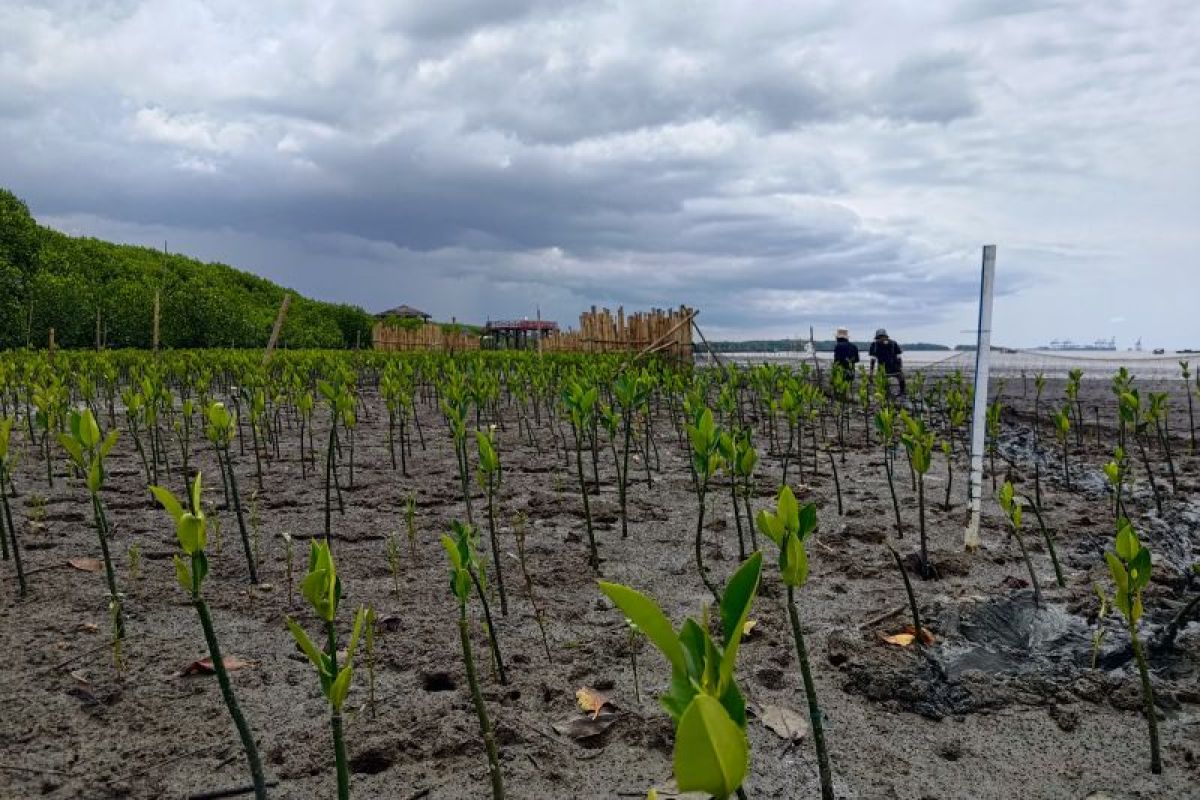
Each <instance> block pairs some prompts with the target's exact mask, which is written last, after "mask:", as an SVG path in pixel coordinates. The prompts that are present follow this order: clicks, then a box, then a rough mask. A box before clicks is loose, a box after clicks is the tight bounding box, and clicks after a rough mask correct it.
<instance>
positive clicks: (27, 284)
mask: <svg viewBox="0 0 1200 800" xmlns="http://www.w3.org/2000/svg"><path fill="white" fill-rule="evenodd" d="M285 291H287V290H285V289H284V288H283V287H281V286H279V285H278V284H275V283H272V282H271V281H269V280H266V279H265V278H261V277H258V276H257V275H252V274H250V273H248V272H243V271H241V270H238V269H234V268H233V267H230V266H227V265H225V264H218V263H204V262H201V261H198V260H196V259H193V258H188V257H187V256H183V255H175V254H169V253H164V252H162V251H160V250H155V249H153V248H149V247H139V246H134V245H122V244H113V243H111V242H105V241H101V240H99V239H91V238H83V237H73V236H68V235H66V234H64V233H60V232H59V231H55V230H52V229H50V228H47V227H45V226H42V225H39V224H38V223H37V221H36V220H35V219H34V218H33V216H32V215H31V214H30V213H29V209H28V207H27V206H26V205H25V203H24V202H22V201H21V200H20V199H19V198H18V197H17V196H16V195H14V194H13V193H12V192H10V191H7V190H5V189H0V349H3V348H16V347H26V346H31V347H45V346H46V345H47V344H48V339H49V331H50V329H52V328H53V329H54V332H55V343H56V345H57V346H59V347H71V348H83V347H94V346H96V345H98V344H99V345H102V346H105V347H140V348H148V347H151V346H152V344H153V336H154V334H153V325H154V323H153V319H154V311H153V309H154V297H155V293H156V292H157V293H158V295H159V303H160V312H159V314H160V324H159V336H160V345H161V346H163V347H172V348H184V347H263V346H265V345H266V343H267V339H268V337H269V336H270V332H271V326H272V323H273V322H274V320H275V315H276V313H277V312H278V310H279V305H280V303H281V302H282V300H283V295H284V292H285ZM373 322H374V320H373V318H372V317H371V315H370V314H368V313H367V312H366V311H364V310H363V309H361V308H359V307H357V306H351V305H344V304H336V303H324V302H320V301H316V300H310V299H308V298H305V297H301V296H299V295H297V294H295V293H294V292H293V293H292V302H291V304H290V307H289V310H288V316H287V321H286V322H285V324H284V328H283V331H282V333H281V337H280V346H282V347H290V348H312V347H321V348H340V347H353V346H354V345H355V344H356V343H361V344H362V345H363V346H368V345H369V343H370V341H371V325H372V323H373Z"/></svg>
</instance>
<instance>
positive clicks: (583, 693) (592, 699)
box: [575, 686, 608, 719]
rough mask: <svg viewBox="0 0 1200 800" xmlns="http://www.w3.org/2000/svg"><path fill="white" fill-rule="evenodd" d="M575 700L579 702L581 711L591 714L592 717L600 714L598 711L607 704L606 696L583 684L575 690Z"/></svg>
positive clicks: (594, 717)
mask: <svg viewBox="0 0 1200 800" xmlns="http://www.w3.org/2000/svg"><path fill="white" fill-rule="evenodd" d="M575 702H577V703H579V708H580V710H582V711H586V712H587V713H589V714H591V715H592V719H596V718H597V717H599V716H600V711H601V710H602V709H603V708H604V707H605V706H606V705H608V696H607V695H604V694H601V693H600V692H598V691H596V690H595V689H592V688H589V687H587V686H584V687H583V688H582V689H579V690H578V691H576V692H575Z"/></svg>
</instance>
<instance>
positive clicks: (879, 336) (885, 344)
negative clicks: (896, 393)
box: [870, 328, 905, 397]
mask: <svg viewBox="0 0 1200 800" xmlns="http://www.w3.org/2000/svg"><path fill="white" fill-rule="evenodd" d="M903 352H904V351H903V350H901V349H900V343H899V342H897V341H896V340H894V339H892V338H891V337H889V336H888V332H887V330H885V329H884V328H880V329H879V330H877V331H875V341H873V342H871V350H870V356H871V374H872V375H874V374H875V362H876V361H878V362H879V365H880V366H881V367H883V371H884V372H885V373H886V374H887V376H888V379H889V380H891V379H892V378H895V379H896V382H897V383H898V384H900V396H901V397H903V396H904V393H905V386H904V362H903V360H902V359H901V358H900V354H901V353H903Z"/></svg>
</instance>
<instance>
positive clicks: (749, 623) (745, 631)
mask: <svg viewBox="0 0 1200 800" xmlns="http://www.w3.org/2000/svg"><path fill="white" fill-rule="evenodd" d="M757 627H758V620H756V619H748V620H746V622H745V623H744V624H743V625H742V636H744V637H746V638H747V639H749V638H750V636H751V635H752V634H753V633H754V629H755V628H757Z"/></svg>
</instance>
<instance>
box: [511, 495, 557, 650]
mask: <svg viewBox="0 0 1200 800" xmlns="http://www.w3.org/2000/svg"><path fill="white" fill-rule="evenodd" d="M526 524H527V520H526V519H525V514H524V513H523V512H520V511H518V512H517V515H516V517H514V518H513V538H514V539H516V540H517V560H518V561H519V562H520V564H521V577H523V578H524V579H525V594H526V596H527V597H528V599H529V605H530V606H531V607H532V608H533V618H534V621H536V622H537V626H538V630H539V631H540V632H541V634H542V647H543V648H544V649H545V651H546V660H547V661H553V660H554V657H553V656H552V655H550V637H549V636H547V635H546V614H545V611H544V610H543V609H542V606H541V604H540V603H539V602H538V600H537V595H536V594H535V593H534V591H533V578H532V577H530V575H529V564H528V562H527V559H526V557H525V525H526Z"/></svg>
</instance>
